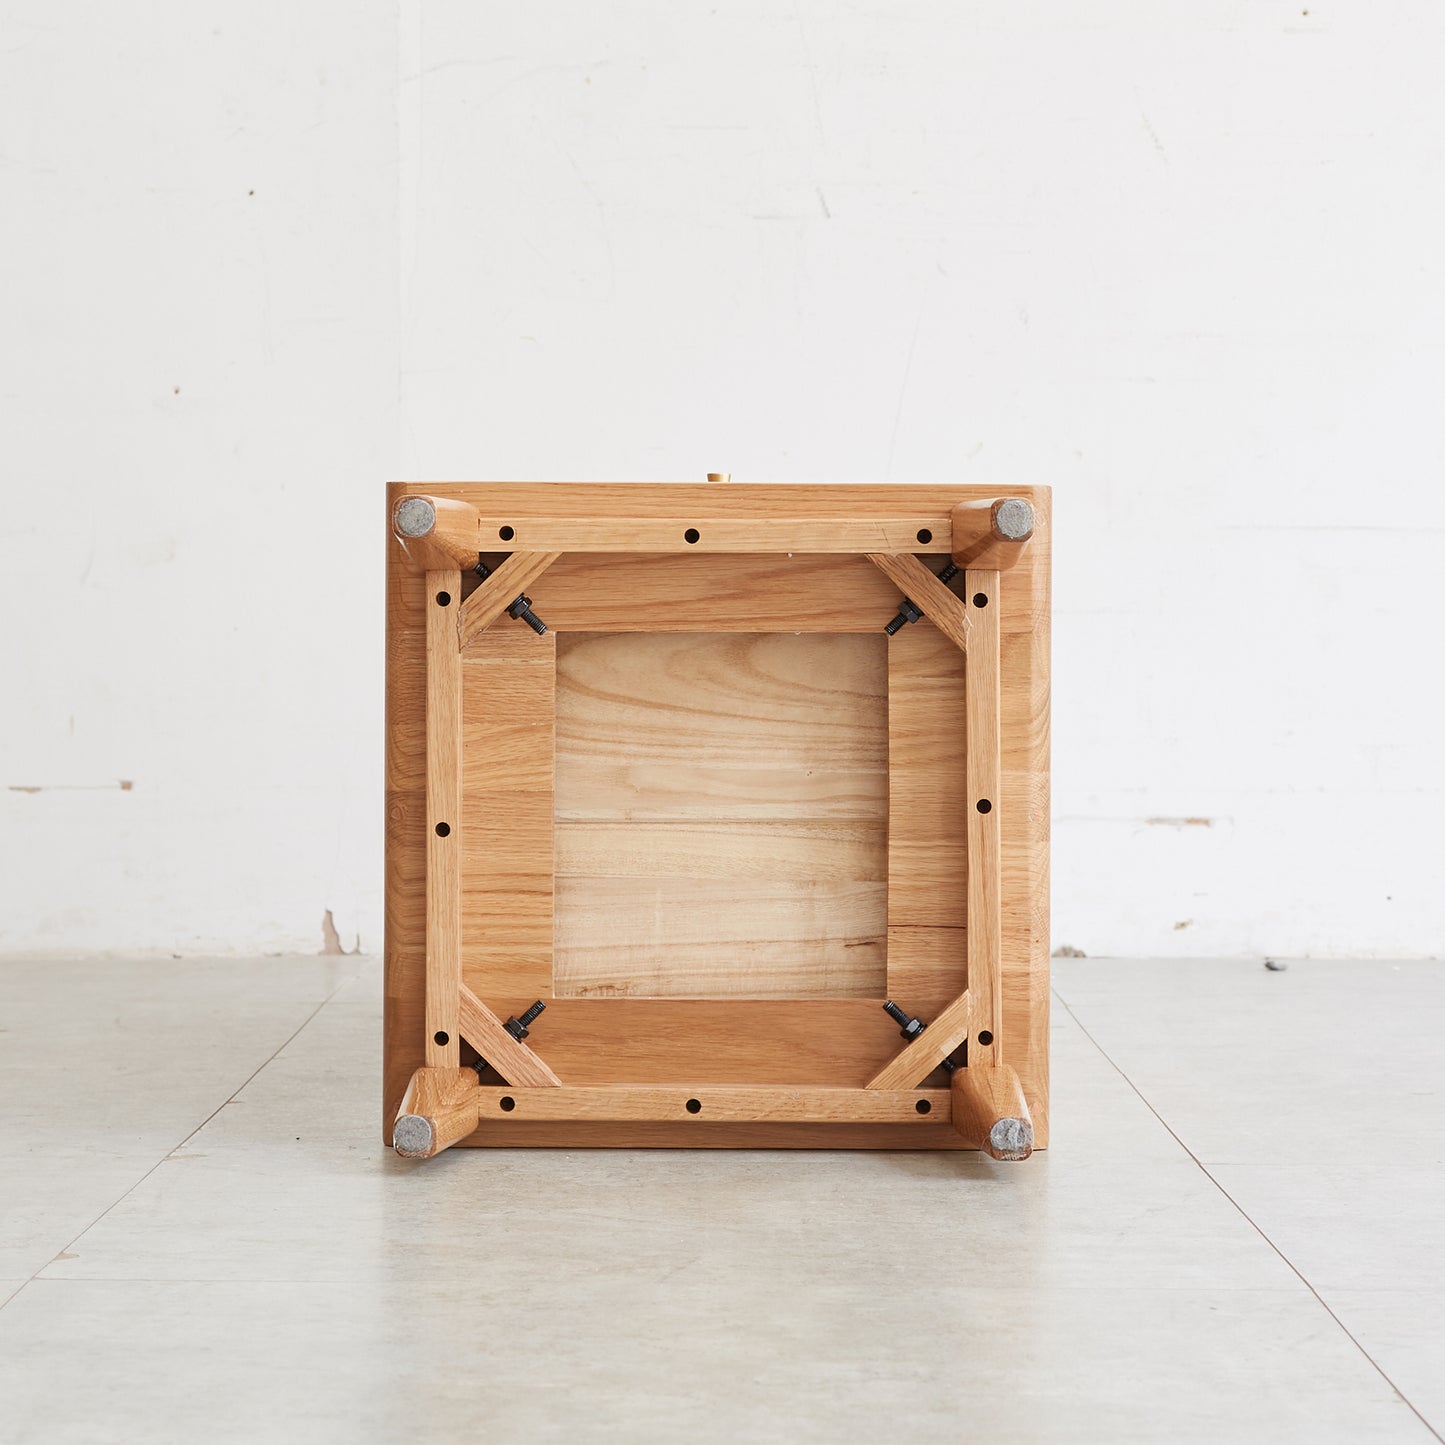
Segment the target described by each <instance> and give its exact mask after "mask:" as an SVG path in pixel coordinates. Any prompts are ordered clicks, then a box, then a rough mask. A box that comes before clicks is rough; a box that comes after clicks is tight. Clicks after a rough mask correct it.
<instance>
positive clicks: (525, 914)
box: [461, 625, 556, 1002]
mask: <svg viewBox="0 0 1445 1445" xmlns="http://www.w3.org/2000/svg"><path fill="white" fill-rule="evenodd" d="M555 646H556V639H555V638H554V637H553V636H552V635H551V634H550V633H548V634H547V635H546V636H545V637H538V636H537V635H536V634H535V633H534V632H532V631H531V630H530V629H529V628H526V627H521V626H520V625H519V626H518V627H517V628H516V629H515V630H514V629H512V628H511V627H510V626H509V627H507V628H505V629H503V628H493V629H492V630H490V631H488V632H485V633H483V634H482V635H481V636H480V637H479V638H478V639H476V640H475V642H474V643H473V646H472V649H471V651H470V652H469V653H468V654H467V655H466V657H465V658H464V659H463V662H462V736H463V746H464V759H463V766H462V778H463V787H464V794H463V803H462V821H463V847H462V866H461V929H462V947H463V959H464V964H463V973H464V977H465V978H466V979H467V981H468V983H469V985H470V986H471V987H472V988H473V990H474V991H477V992H486V991H487V990H496V989H503V990H506V991H516V992H519V993H525V992H530V993H531V994H532V995H533V997H541V998H545V997H547V996H549V995H550V994H551V992H552V954H553V947H552V935H553V928H552V909H553V890H552V831H553V824H552V785H553V751H554V749H553V738H554V732H555V725H554V696H555V691H556V672H555V666H554V657H555ZM529 1002H530V1000H529Z"/></svg>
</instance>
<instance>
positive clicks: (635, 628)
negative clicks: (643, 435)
mask: <svg viewBox="0 0 1445 1445" xmlns="http://www.w3.org/2000/svg"><path fill="white" fill-rule="evenodd" d="M387 532H388V541H387V623H386V626H387V680H386V720H387V742H386V787H387V801H386V808H387V824H386V1026H385V1083H384V1099H383V1106H384V1113H383V1120H384V1132H385V1137H386V1139H387V1140H388V1142H390V1143H392V1144H394V1146H395V1147H396V1150H397V1152H398V1153H400V1154H403V1155H405V1156H407V1157H410V1158H426V1157H429V1156H430V1155H433V1154H436V1153H438V1152H440V1151H441V1150H443V1149H447V1148H449V1147H450V1146H451V1145H453V1144H473V1145H500V1146H508V1145H565V1146H569V1147H576V1146H580V1145H620V1146H629V1147H637V1146H661V1147H670V1148H671V1147H687V1146H705V1147H711V1148H719V1147H721V1148H726V1147H731V1146H746V1147H760V1146H762V1147H767V1146H777V1147H783V1148H830V1147H835V1148H870V1149H978V1148H982V1149H985V1150H987V1151H988V1152H989V1153H990V1154H991V1155H993V1157H994V1158H996V1159H1022V1158H1025V1157H1027V1155H1028V1154H1029V1153H1030V1152H1031V1151H1032V1149H1033V1148H1034V1147H1036V1146H1040V1147H1041V1146H1042V1145H1043V1144H1044V1143H1045V1142H1046V1132H1047V1122H1046V1121H1047V1100H1048V967H1049V960H1048V942H1047V940H1048V817H1049V791H1048V767H1049V492H1048V489H1047V488H1043V487H1036V488H1024V489H1021V490H1010V491H998V490H995V489H992V488H986V487H976V486H969V487H962V486H928V487H909V486H897V487H893V486H826V487H818V486H744V485H733V484H731V483H729V482H727V481H726V480H723V479H720V478H712V477H710V478H709V480H708V482H707V484H698V485H695V486H689V485H683V486H674V485H666V486H662V485H649V484H626V485H611V484H606V485H604V484H581V485H573V484H564V483H545V484H532V483H448V484H444V485H443V484H430V483H428V484H419V483H418V484H396V485H393V486H392V487H390V488H389V492H388V499H387Z"/></svg>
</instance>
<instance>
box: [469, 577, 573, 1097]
mask: <svg viewBox="0 0 1445 1445" xmlns="http://www.w3.org/2000/svg"><path fill="white" fill-rule="evenodd" d="M561 555H562V554H561V553H560V552H513V553H512V555H511V556H510V557H508V558H507V560H506V561H505V562H503V563H502V564H501V565H500V566H499V567H497V568H496V570H495V571H493V572H492V573H491V574H490V575H489V576H488V577H487V580H486V581H485V582H483V583H482V585H481V586H480V587H478V588H477V590H476V591H475V592H473V593H472V595H471V596H470V597H468V598H467V600H466V601H465V602H463V603H462V611H461V617H460V618H459V620H458V625H459V627H460V629H461V645H462V647H463V648H465V647H466V646H467V644H468V643H470V642H472V641H473V640H474V639H476V638H477V637H479V636H480V635H481V634H482V633H483V632H485V631H486V630H487V628H489V627H490V626H491V625H492V623H494V622H495V621H496V620H497V618H499V617H500V616H501V615H502V614H503V613H504V612H505V611H506V610H507V609H508V607H510V606H511V605H512V602H513V601H514V600H515V599H516V598H517V597H519V596H520V595H521V594H522V593H523V592H525V591H526V590H527V588H528V587H530V586H531V585H532V583H534V582H535V581H536V580H537V578H539V577H540V576H541V575H542V574H543V573H544V572H545V571H546V570H547V568H549V567H550V566H551V565H552V563H554V562H555V561H556V560H557V559H558V558H559V557H560V556H561ZM513 1082H515V1081H513Z"/></svg>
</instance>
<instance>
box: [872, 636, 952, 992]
mask: <svg viewBox="0 0 1445 1445" xmlns="http://www.w3.org/2000/svg"><path fill="white" fill-rule="evenodd" d="M966 736H967V728H966V718H965V688H964V658H963V654H962V653H960V652H959V651H958V649H957V648H956V647H954V646H953V644H952V643H951V642H950V641H949V640H948V639H947V638H946V637H945V636H944V635H943V634H942V633H941V632H939V631H938V630H937V629H936V628H935V627H933V626H932V625H931V624H930V623H928V622H916V623H913V624H912V625H910V626H908V627H905V628H903V630H902V631H901V632H899V633H898V634H897V635H896V636H894V637H891V638H889V639H888V922H889V926H890V927H892V926H900V927H925V926H926V927H934V928H962V927H964V925H965V924H966V923H967V921H968V899H967V878H968V872H967V862H966V858H965V845H966V837H967V827H968V821H967V816H966V815H967V811H968V800H967V796H966V791H967V776H966V772H965V753H966V747H965V743H966ZM890 977H891V976H890ZM954 993H955V994H957V993H958V990H957V989H955V990H954Z"/></svg>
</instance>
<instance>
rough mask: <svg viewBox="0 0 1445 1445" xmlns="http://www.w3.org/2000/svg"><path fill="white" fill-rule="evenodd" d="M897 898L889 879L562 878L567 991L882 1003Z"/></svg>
mask: <svg viewBox="0 0 1445 1445" xmlns="http://www.w3.org/2000/svg"><path fill="white" fill-rule="evenodd" d="M643 826H646V825H643ZM887 901H888V900H887V887H886V885H885V884H883V883H881V882H878V883H858V882H855V881H852V880H846V881H841V882H837V881H830V880H826V879H819V880H817V881H807V882H791V881H786V880H775V879H758V878H748V877H742V876H737V875H726V874H724V875H723V876H719V877H713V878H690V879H683V878H676V877H657V878H629V877H621V878H586V877H584V878H570V877H562V876H559V877H558V879H557V931H556V987H557V991H558V992H559V993H566V994H576V995H580V996H588V997H610V996H618V997H623V996H627V997H634V998H728V997H741V998H777V999H807V998H838V997H849V996H855V997H864V998H867V997H871V996H873V995H874V994H878V993H881V992H882V991H883V989H884V981H885V976H886V972H887V970H886V948H887V936H886V930H885V926H884V922H883V920H884V915H885V911H886V908H887Z"/></svg>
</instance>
